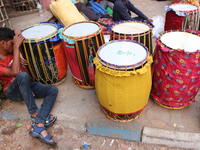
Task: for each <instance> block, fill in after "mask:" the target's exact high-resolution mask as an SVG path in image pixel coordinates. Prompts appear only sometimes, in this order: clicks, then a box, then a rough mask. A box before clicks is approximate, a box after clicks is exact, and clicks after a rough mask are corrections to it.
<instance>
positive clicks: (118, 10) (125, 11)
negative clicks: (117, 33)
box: [113, 0, 148, 21]
mask: <svg viewBox="0 0 200 150" xmlns="http://www.w3.org/2000/svg"><path fill="white" fill-rule="evenodd" d="M130 11H132V12H134V13H135V14H137V15H138V16H139V17H141V18H142V19H144V20H147V19H148V18H147V16H145V15H144V14H143V13H142V12H141V11H140V10H139V9H137V8H136V7H135V6H134V5H133V4H132V3H131V2H130V1H129V0H126V4H125V3H124V1H123V0H116V2H115V4H114V8H113V20H114V21H119V20H133V19H132V18H131V13H130Z"/></svg>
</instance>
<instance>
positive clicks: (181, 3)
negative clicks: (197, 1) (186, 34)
mask: <svg viewBox="0 0 200 150" xmlns="http://www.w3.org/2000/svg"><path fill="white" fill-rule="evenodd" d="M179 4H181V5H192V6H196V5H194V4H189V3H175V4H171V5H169V6H168V8H169V9H170V7H171V6H173V5H179ZM196 7H197V9H195V10H193V11H181V10H176V11H178V12H186V13H191V12H197V11H199V7H198V6H196Z"/></svg>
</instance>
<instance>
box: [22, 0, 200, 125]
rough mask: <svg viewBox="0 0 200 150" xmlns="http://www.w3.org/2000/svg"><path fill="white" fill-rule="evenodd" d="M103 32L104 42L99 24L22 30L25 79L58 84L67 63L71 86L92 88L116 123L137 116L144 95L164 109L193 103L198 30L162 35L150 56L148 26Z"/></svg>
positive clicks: (124, 25) (124, 24)
mask: <svg viewBox="0 0 200 150" xmlns="http://www.w3.org/2000/svg"><path fill="white" fill-rule="evenodd" d="M173 6H174V5H173ZM181 6H182V4H181ZM185 6H186V5H183V7H185ZM170 7H171V6H168V8H170ZM192 8H193V7H192ZM170 9H171V8H170ZM175 9H176V10H175ZM170 11H179V10H177V8H174V9H171V10H169V11H168V12H170ZM180 11H182V10H180ZM188 11H189V10H188ZM190 12H191V11H190ZM171 13H172V12H171ZM194 13H197V11H195V12H194ZM166 17H168V16H167V15H166ZM187 20H188V19H186V21H187ZM186 21H183V22H184V24H185V22H186ZM165 26H166V25H165ZM186 26H187V25H184V26H181V29H182V27H186ZM195 27H196V26H195ZM166 28H168V27H166ZM109 29H110V40H109V41H108V42H105V39H104V34H103V30H102V28H101V26H100V25H99V24H98V23H96V22H93V21H82V22H77V23H74V24H71V25H69V26H67V27H64V28H60V29H58V26H57V24H56V23H55V24H53V23H41V24H37V25H33V26H29V27H27V28H25V29H24V30H23V31H22V35H23V36H24V37H25V40H24V41H23V46H22V49H21V51H22V54H23V56H24V58H25V59H26V60H27V62H28V66H27V67H26V70H27V72H28V74H29V76H30V77H31V79H32V80H33V81H36V82H41V83H44V84H53V85H58V84H60V83H62V82H64V81H65V79H66V76H67V71H68V68H67V67H68V65H69V68H70V71H71V73H72V76H73V81H74V83H75V84H76V85H77V86H79V87H81V88H84V89H95V90H96V95H97V98H98V100H99V103H100V107H101V108H102V110H103V112H104V113H105V115H106V116H107V117H108V118H109V119H112V120H114V121H118V122H128V121H132V120H134V119H136V118H139V117H140V115H141V114H142V112H143V110H144V108H145V107H146V105H147V102H148V100H149V97H151V98H152V99H153V100H154V101H155V102H156V103H157V104H159V105H160V106H162V107H164V108H168V109H182V108H184V107H187V106H189V105H190V104H191V103H193V102H195V96H196V94H197V92H198V90H199V82H200V70H199V69H198V68H199V65H200V50H199V49H200V42H198V41H199V40H200V37H199V33H198V31H196V32H194V31H190V30H188V31H186V30H179V29H172V30H170V31H165V32H164V33H163V34H162V35H160V37H159V38H158V39H156V48H155V50H154V52H153V36H152V30H153V28H152V26H151V25H150V24H148V23H147V22H141V21H140V22H138V21H121V22H117V23H113V24H111V25H110V26H109Z"/></svg>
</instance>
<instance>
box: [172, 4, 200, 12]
mask: <svg viewBox="0 0 200 150" xmlns="http://www.w3.org/2000/svg"><path fill="white" fill-rule="evenodd" d="M169 8H172V9H173V10H174V11H183V12H187V11H192V12H193V11H194V10H196V9H198V6H195V5H191V4H180V3H179V4H172V5H170V6H169Z"/></svg>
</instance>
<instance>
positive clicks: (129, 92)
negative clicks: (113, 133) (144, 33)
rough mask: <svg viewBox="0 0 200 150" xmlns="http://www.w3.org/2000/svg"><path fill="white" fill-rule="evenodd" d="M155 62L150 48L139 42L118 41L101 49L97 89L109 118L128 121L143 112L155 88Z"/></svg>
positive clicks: (97, 61) (96, 70)
mask: <svg viewBox="0 0 200 150" xmlns="http://www.w3.org/2000/svg"><path fill="white" fill-rule="evenodd" d="M151 63H152V57H151V56H149V53H148V49H147V48H146V47H145V46H144V45H143V44H141V43H139V42H137V41H130V40H120V41H119V40H114V41H111V42H108V43H106V44H104V45H102V46H101V47H100V48H99V50H98V52H97V56H96V57H95V58H94V64H95V66H96V69H95V89H96V94H97V97H98V100H99V103H100V105H101V108H102V110H103V111H104V113H105V115H106V116H107V117H108V118H109V119H113V120H115V121H122V122H127V121H132V120H134V119H135V118H136V117H139V116H140V115H141V113H142V111H143V109H144V108H145V106H146V105H147V102H148V99H149V94H150V90H151V83H152V82H151Z"/></svg>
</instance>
